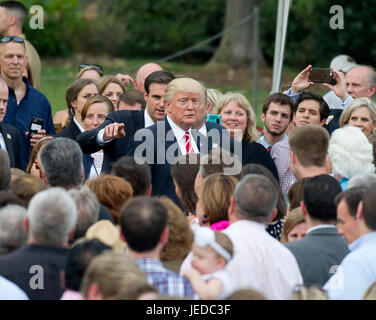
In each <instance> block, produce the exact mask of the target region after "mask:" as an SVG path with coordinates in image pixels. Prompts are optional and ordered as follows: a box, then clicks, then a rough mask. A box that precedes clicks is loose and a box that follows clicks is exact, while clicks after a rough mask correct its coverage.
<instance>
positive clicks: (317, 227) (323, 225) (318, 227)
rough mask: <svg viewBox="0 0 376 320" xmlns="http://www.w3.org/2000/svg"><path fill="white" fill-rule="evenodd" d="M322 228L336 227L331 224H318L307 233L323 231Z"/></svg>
mask: <svg viewBox="0 0 376 320" xmlns="http://www.w3.org/2000/svg"><path fill="white" fill-rule="evenodd" d="M324 228H336V226H334V225H332V224H320V225H318V226H314V227H312V228H310V229H309V230H308V231H307V233H309V232H312V231H314V230H317V229H324Z"/></svg>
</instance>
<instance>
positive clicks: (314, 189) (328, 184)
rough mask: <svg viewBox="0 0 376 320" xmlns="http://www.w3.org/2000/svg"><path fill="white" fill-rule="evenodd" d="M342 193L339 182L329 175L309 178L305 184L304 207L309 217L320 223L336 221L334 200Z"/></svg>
mask: <svg viewBox="0 0 376 320" xmlns="http://www.w3.org/2000/svg"><path fill="white" fill-rule="evenodd" d="M341 191H342V189H341V186H340V184H339V182H338V181H337V180H336V179H334V178H333V177H331V176H329V175H327V174H321V175H319V176H316V177H312V178H309V179H308V180H307V182H306V183H305V184H304V205H305V207H306V208H307V211H308V214H309V216H310V217H311V218H312V219H315V220H319V221H326V222H331V221H335V220H336V219H337V208H336V205H335V204H334V199H335V197H336V196H337V194H339V193H340V192H341Z"/></svg>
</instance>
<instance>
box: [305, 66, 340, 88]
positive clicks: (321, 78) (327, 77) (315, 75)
mask: <svg viewBox="0 0 376 320" xmlns="http://www.w3.org/2000/svg"><path fill="white" fill-rule="evenodd" d="M308 80H309V81H311V82H314V83H329V84H331V85H335V84H336V83H337V81H336V80H335V79H334V74H333V71H332V70H330V69H324V68H311V69H310V70H309V74H308Z"/></svg>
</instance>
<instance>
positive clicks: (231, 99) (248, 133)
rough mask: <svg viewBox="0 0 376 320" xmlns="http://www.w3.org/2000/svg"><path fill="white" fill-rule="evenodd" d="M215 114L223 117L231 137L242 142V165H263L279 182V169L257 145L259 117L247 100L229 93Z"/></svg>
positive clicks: (220, 100)
mask: <svg viewBox="0 0 376 320" xmlns="http://www.w3.org/2000/svg"><path fill="white" fill-rule="evenodd" d="M214 113H218V114H220V115H221V118H222V126H224V127H225V128H226V129H227V130H228V132H229V133H230V136H231V137H232V138H234V139H235V140H238V141H240V142H241V145H242V159H241V160H242V165H243V166H244V165H246V164H248V163H258V164H261V165H263V166H265V167H266V168H267V169H269V170H270V171H271V172H272V173H273V175H274V176H275V178H276V179H277V181H279V177H278V171H277V168H276V166H275V163H274V161H273V159H272V158H271V156H270V154H269V152H268V151H266V149H265V148H264V146H262V145H261V144H259V143H257V141H258V140H259V138H260V134H259V132H258V131H257V117H256V114H255V112H254V110H253V108H252V107H251V105H250V103H249V102H248V100H247V98H246V97H245V96H244V95H243V94H241V93H234V92H227V93H226V94H224V95H223V96H222V97H221V98H220V99H219V100H218V102H217V104H216V105H215V110H214Z"/></svg>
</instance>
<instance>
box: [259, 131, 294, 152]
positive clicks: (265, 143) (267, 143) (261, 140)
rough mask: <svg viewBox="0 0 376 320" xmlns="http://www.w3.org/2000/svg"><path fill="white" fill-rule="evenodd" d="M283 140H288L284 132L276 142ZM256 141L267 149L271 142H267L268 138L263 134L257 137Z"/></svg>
mask: <svg viewBox="0 0 376 320" xmlns="http://www.w3.org/2000/svg"><path fill="white" fill-rule="evenodd" d="M285 140H288V137H287V134H286V133H285V134H284V136H283V137H282V139H281V140H279V141H278V142H281V141H285ZM257 142H258V143H260V144H262V145H263V146H264V147H265V149H268V148H269V147H270V146H271V144H270V143H269V142H268V140H266V138H265V135H263V136H262V137H261V138H260V139H259V141H257Z"/></svg>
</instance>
